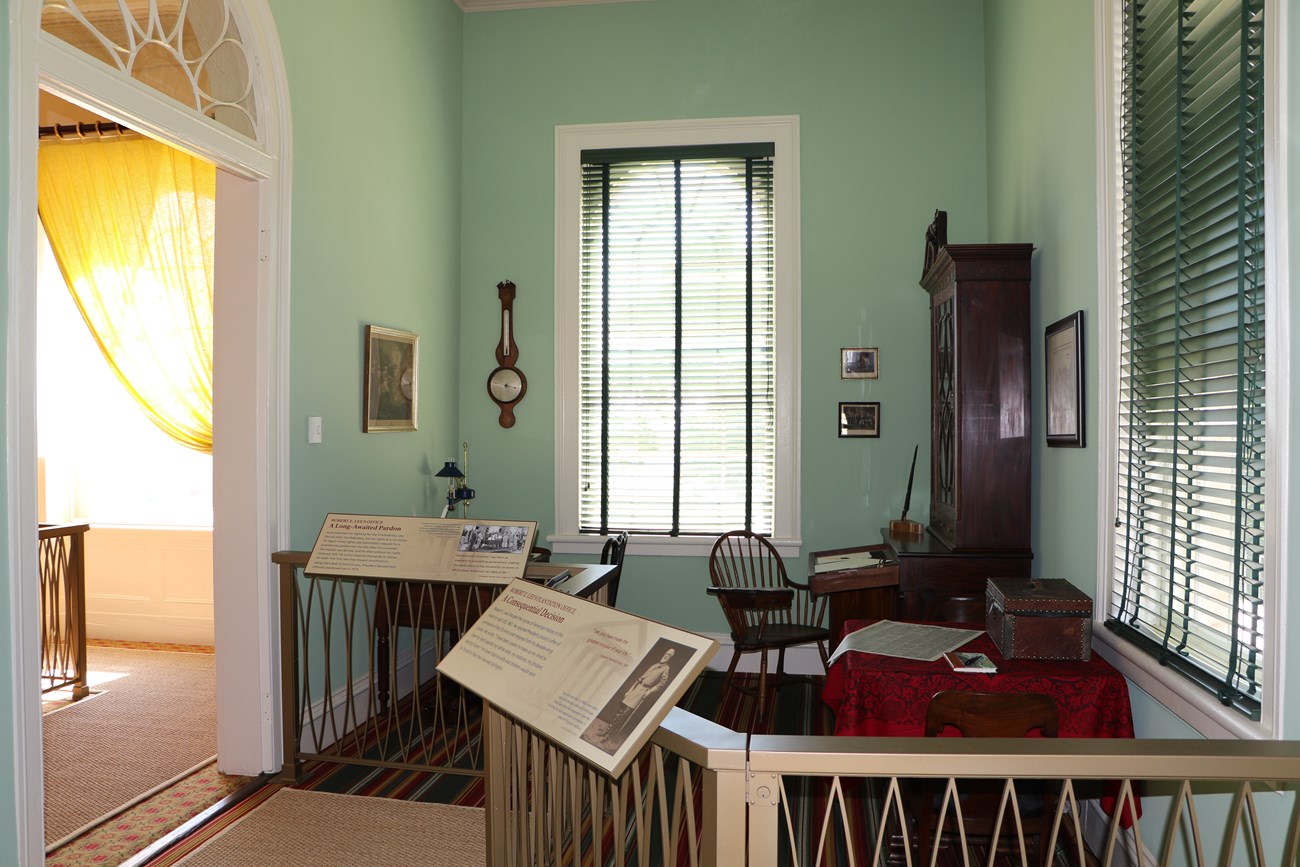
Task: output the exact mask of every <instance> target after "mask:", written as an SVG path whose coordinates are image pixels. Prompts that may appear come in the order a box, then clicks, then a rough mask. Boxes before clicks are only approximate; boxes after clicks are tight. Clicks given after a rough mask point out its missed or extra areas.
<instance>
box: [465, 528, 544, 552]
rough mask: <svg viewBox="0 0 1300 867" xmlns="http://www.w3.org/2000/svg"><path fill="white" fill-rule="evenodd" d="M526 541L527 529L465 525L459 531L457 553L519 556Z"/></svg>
mask: <svg viewBox="0 0 1300 867" xmlns="http://www.w3.org/2000/svg"><path fill="white" fill-rule="evenodd" d="M527 540H528V528H527V527H518V526H513V525H506V526H502V525H500V524H466V525H465V527H464V528H463V529H462V530H461V531H460V544H459V545H458V546H457V547H456V550H457V551H479V552H483V553H487V554H520V553H522V552H523V550H524V545H525V544H526V542H527Z"/></svg>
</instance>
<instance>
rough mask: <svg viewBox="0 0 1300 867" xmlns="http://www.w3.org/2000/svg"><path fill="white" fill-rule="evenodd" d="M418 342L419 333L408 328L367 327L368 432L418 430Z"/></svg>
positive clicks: (365, 403) (366, 388)
mask: <svg viewBox="0 0 1300 867" xmlns="http://www.w3.org/2000/svg"><path fill="white" fill-rule="evenodd" d="M419 344H420V338H419V336H418V335H415V334H412V333H411V332H409V331H397V330H396V329H393V328H382V327H380V326H378V325H367V326H366V365H365V385H364V392H363V401H362V402H363V404H364V412H365V423H364V424H363V425H362V430H363V431H365V432H366V433H373V432H375V431H404V430H415V429H416V417H417V416H416V403H417V399H418V396H419V387H418V385H419V384H418V382H417V377H418V376H419V369H420V354H419Z"/></svg>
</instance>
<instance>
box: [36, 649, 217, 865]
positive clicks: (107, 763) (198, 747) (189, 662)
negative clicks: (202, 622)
mask: <svg viewBox="0 0 1300 867" xmlns="http://www.w3.org/2000/svg"><path fill="white" fill-rule="evenodd" d="M87 652H88V655H89V668H90V671H91V676H92V684H97V685H95V686H94V687H93V688H94V689H96V690H97V694H95V695H92V696H91V697H89V698H86V699H83V700H81V701H78V702H75V703H74V704H71V705H68V706H67V707H64V708H62V709H60V710H57V711H55V712H53V713H50V714H46V715H45V716H44V717H43V718H42V722H43V727H44V746H45V844H46V849H47V851H48V850H50V849H52V848H54V847H55V846H57V845H59V844H60V843H62V842H64V841H66V840H67V839H69V838H71V837H73V836H75V835H76V834H77V833H79V832H80V831H82V830H85V829H86V828H87V827H88V826H90V825H94V824H96V823H98V822H100V821H102V820H103V819H105V818H108V817H109V816H112V815H115V814H117V813H119V812H121V811H122V810H123V809H125V808H127V807H129V806H131V805H133V804H134V803H136V802H138V801H139V800H141V799H142V798H144V797H147V796H148V795H150V794H152V793H154V792H156V791H158V790H159V789H160V788H161V787H163V786H166V785H167V784H168V783H170V782H172V781H173V780H176V779H178V778H179V777H182V776H184V775H185V774H187V773H189V772H190V771H192V770H194V769H195V768H196V767H198V766H201V765H204V764H206V763H207V762H209V761H211V759H212V757H213V755H214V754H215V753H216V749H217V748H216V730H217V722H216V694H215V685H214V680H213V671H214V669H213V661H214V657H213V656H212V655H211V654H205V653H166V652H157V651H150V650H133V649H125V648H117V647H90V648H88V651H87Z"/></svg>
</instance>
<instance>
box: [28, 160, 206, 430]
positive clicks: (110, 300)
mask: <svg viewBox="0 0 1300 867" xmlns="http://www.w3.org/2000/svg"><path fill="white" fill-rule="evenodd" d="M38 182H39V196H40V198H39V202H40V215H41V221H42V223H44V225H45V231H46V234H47V235H49V238H50V246H51V247H52V248H53V249H54V256H55V258H56V259H57V260H58V263H59V268H60V270H61V271H62V272H63V279H64V281H65V282H66V283H67V284H68V288H69V289H70V290H71V292H72V296H73V298H74V299H75V301H76V303H77V307H78V308H79V309H80V310H81V315H82V317H83V318H84V319H85V320H86V324H87V325H88V326H89V327H90V331H91V333H92V334H93V335H94V337H95V342H96V343H98V344H99V348H100V349H101V350H102V351H103V353H104V358H105V359H107V360H108V364H109V366H110V367H111V368H112V369H113V372H114V373H115V374H116V375H117V378H118V379H119V380H120V381H121V382H122V384H123V385H125V386H126V388H127V390H128V391H129V392H130V393H131V395H132V396H133V397H134V398H135V400H136V402H137V403H138V404H139V405H140V406H141V407H142V408H143V410H144V412H145V415H147V416H148V417H149V419H150V420H152V421H153V423H154V424H156V425H158V427H159V428H161V429H162V430H163V431H164V432H165V433H166V434H167V435H168V436H170V437H171V438H172V439H174V440H176V441H177V442H178V443H180V444H181V445H184V446H187V447H189V448H192V449H196V450H198V451H201V452H208V453H211V451H212V258H213V253H212V250H213V230H214V227H215V225H216V184H217V173H216V169H215V168H214V167H213V166H212V165H211V164H209V163H205V162H203V161H202V160H199V159H196V158H194V157H191V156H189V155H188V154H184V153H181V152H180V151H176V150H173V149H172V148H170V147H167V146H166V145H163V144H160V143H158V142H156V141H153V140H151V139H147V138H143V137H134V136H132V137H127V138H103V139H99V138H88V139H78V140H71V141H68V140H57V139H50V140H47V141H45V142H42V144H41V150H40V164H39V179H38ZM91 433H92V435H93V431H91Z"/></svg>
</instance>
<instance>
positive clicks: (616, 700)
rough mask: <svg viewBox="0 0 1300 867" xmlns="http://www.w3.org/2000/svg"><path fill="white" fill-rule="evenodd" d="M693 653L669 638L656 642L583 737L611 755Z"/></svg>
mask: <svg viewBox="0 0 1300 867" xmlns="http://www.w3.org/2000/svg"><path fill="white" fill-rule="evenodd" d="M690 656H691V649H690V648H689V647H687V646H686V645H684V644H678V643H677V642H675V641H669V640H668V639H666V638H661V639H659V640H658V641H656V642H655V644H654V647H652V648H651V649H650V652H649V653H647V654H646V655H645V656H644V657H643V658H642V660H641V664H640V665H638V666H637V667H636V669H635V670H633V672H632V673H631V674H630V675H629V676H628V678H627V680H625V681H623V683H622V684H621V685H620V686H619V688H618V689H617V690H615V692H614V697H613V698H612V699H610V700H609V703H608V704H606V705H605V707H604V708H602V709H601V711H600V713H598V714H596V718H595V719H594V720H592V721H591V725H589V726H587V730H586V731H584V732H583V733H582V739H583V740H584V741H586V742H587V743H589V744H592V745H593V746H596V747H598V748H600V749H602V750H604V751H605V752H607V753H609V754H610V755H611V756H612V755H613V754H614V753H615V752H616V751H617V750H618V748H619V747H621V746H622V745H623V742H624V741H625V740H627V736H628V735H629V734H631V732H632V730H633V729H635V728H636V725H637V723H638V722H640V721H641V719H642V718H643V717H644V716H645V715H646V714H647V713H649V712H650V708H652V707H653V706H654V703H655V699H657V698H658V697H659V694H660V693H662V692H663V691H664V687H666V686H667V685H668V684H669V683H670V682H671V681H672V679H673V677H674V675H676V674H677V672H678V671H679V670H680V669H681V667H682V666H683V665H685V664H686V661H687V660H688V659H690Z"/></svg>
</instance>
